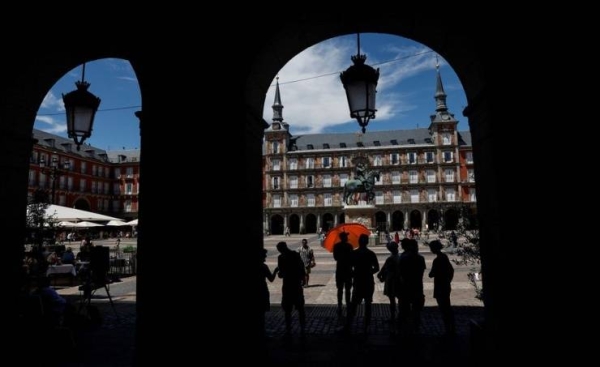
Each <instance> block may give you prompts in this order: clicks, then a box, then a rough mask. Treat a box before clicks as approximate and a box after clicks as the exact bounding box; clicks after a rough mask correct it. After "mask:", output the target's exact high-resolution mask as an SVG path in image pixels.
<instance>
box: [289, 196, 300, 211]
mask: <svg viewBox="0 0 600 367" xmlns="http://www.w3.org/2000/svg"><path fill="white" fill-rule="evenodd" d="M290 206H291V207H294V208H296V207H297V206H298V195H296V194H292V195H290Z"/></svg>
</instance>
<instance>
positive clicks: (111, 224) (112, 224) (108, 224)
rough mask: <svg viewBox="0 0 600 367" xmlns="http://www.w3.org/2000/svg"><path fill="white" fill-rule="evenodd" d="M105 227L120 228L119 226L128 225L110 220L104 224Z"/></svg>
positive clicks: (120, 221)
mask: <svg viewBox="0 0 600 367" xmlns="http://www.w3.org/2000/svg"><path fill="white" fill-rule="evenodd" d="M105 225H107V226H116V227H120V226H128V225H129V224H127V223H125V222H123V221H122V220H111V221H110V222H108V223H106V224H105Z"/></svg>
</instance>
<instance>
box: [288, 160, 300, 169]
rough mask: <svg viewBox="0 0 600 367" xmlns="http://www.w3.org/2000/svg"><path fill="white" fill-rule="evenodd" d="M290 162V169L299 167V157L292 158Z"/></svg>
mask: <svg viewBox="0 0 600 367" xmlns="http://www.w3.org/2000/svg"><path fill="white" fill-rule="evenodd" d="M288 162H289V163H290V170H297V169H298V159H296V158H290V160H289V161H288Z"/></svg>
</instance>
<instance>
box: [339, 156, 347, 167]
mask: <svg viewBox="0 0 600 367" xmlns="http://www.w3.org/2000/svg"><path fill="white" fill-rule="evenodd" d="M340 167H342V168H345V167H348V159H347V158H346V156H341V157H340Z"/></svg>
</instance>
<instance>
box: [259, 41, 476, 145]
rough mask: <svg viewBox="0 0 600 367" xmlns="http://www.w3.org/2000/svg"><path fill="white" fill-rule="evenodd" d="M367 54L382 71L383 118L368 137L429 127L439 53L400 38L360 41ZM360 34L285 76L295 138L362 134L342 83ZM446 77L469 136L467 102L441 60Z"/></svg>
mask: <svg viewBox="0 0 600 367" xmlns="http://www.w3.org/2000/svg"><path fill="white" fill-rule="evenodd" d="M360 45H361V54H366V55H367V61H366V63H367V64H368V65H371V66H373V67H374V68H379V73H380V76H379V83H378V85H377V110H378V111H377V114H376V118H375V119H374V120H371V121H370V122H369V126H367V131H381V130H397V129H411V128H416V127H428V126H429V122H430V120H429V116H430V115H431V114H433V113H434V112H435V100H434V99H433V96H434V93H435V83H436V79H435V78H436V73H435V65H436V53H435V52H432V50H431V49H429V48H427V47H426V46H424V45H422V44H420V43H416V42H414V41H411V40H409V39H406V38H401V37H398V36H392V35H386V34H376V33H366V34H361V35H360ZM356 52H357V43H356V34H352V35H347V36H343V37H337V38H332V39H329V40H327V41H325V42H322V43H319V44H317V45H314V46H312V47H310V48H308V49H306V50H304V51H303V52H302V53H300V54H298V55H297V56H296V57H294V58H293V59H292V60H290V61H289V62H288V63H287V64H286V65H285V66H284V67H283V68H282V69H281V71H280V72H279V88H280V92H281V100H282V104H283V106H284V108H283V118H284V121H286V122H287V123H288V124H289V125H290V130H291V132H292V135H298V134H310V133H322V132H358V131H359V130H360V128H359V126H358V123H357V122H356V120H352V119H350V113H349V110H348V102H347V100H346V94H345V92H344V87H343V86H342V83H341V81H340V77H339V75H340V72H342V71H344V70H346V69H347V68H348V67H349V66H350V65H352V61H351V60H350V57H351V56H352V55H356ZM439 64H440V72H441V74H442V81H443V83H444V89H445V91H446V94H447V95H448V98H447V105H448V108H449V110H450V112H451V113H454V114H455V118H456V119H457V120H458V121H459V125H458V129H459V130H460V131H464V130H468V129H469V127H468V123H467V119H466V118H465V117H464V116H462V110H463V109H464V108H465V107H466V105H467V102H466V96H465V93H464V90H463V87H462V84H461V83H460V81H459V79H458V77H457V76H456V74H455V73H454V70H452V68H451V67H450V66H449V65H448V64H447V63H446V61H445V60H443V59H442V58H441V57H439ZM274 86H275V79H274V80H273V83H272V86H271V88H270V89H269V92H268V93H267V96H266V99H265V108H264V111H263V118H264V119H265V120H266V121H267V122H269V123H270V122H271V121H272V118H273V110H272V108H271V106H272V105H273V100H274V95H275V88H274Z"/></svg>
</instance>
